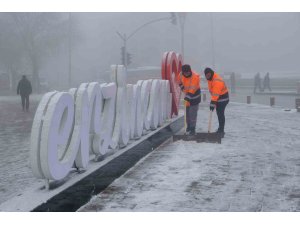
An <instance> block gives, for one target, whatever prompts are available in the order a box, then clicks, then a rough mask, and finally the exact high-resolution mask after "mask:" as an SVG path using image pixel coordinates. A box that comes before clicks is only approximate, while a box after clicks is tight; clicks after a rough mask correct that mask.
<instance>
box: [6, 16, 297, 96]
mask: <svg viewBox="0 0 300 225" xmlns="http://www.w3.org/2000/svg"><path fill="white" fill-rule="evenodd" d="M175 15H176V16H177V18H176V19H177V21H176V23H175V24H174V21H173V23H172V21H171V19H165V20H162V21H158V22H154V23H152V24H149V25H146V26H144V27H142V28H141V29H140V30H138V31H137V32H136V33H135V34H134V35H133V36H132V37H130V39H129V40H128V41H127V52H128V53H130V54H131V57H132V59H131V61H132V62H131V63H130V64H129V65H128V70H131V69H136V68H145V67H149V66H151V67H153V68H155V69H156V70H157V71H158V73H159V72H160V63H161V57H162V54H163V53H164V52H165V51H170V50H172V51H176V52H180V51H181V35H180V33H181V27H180V22H179V20H178V19H179V18H178V13H175ZM170 16H171V13H169V12H165V13H150V12H149V13H0V29H1V32H0V74H1V75H0V76H1V77H2V78H1V79H2V80H0V83H2V86H1V89H2V92H3V90H4V89H7V88H8V86H9V87H10V89H11V90H13V92H14V93H15V90H16V84H17V82H18V80H19V79H20V77H21V75H23V74H25V75H28V76H29V79H30V80H31V81H32V83H33V86H34V87H33V88H34V90H33V91H34V92H36V91H37V89H40V90H39V91H40V92H42V91H45V90H44V89H46V86H47V89H48V88H49V89H57V90H62V89H66V88H68V87H75V86H78V85H79V84H80V83H82V82H89V81H100V82H101V81H108V80H109V71H110V65H112V64H121V47H122V46H123V41H122V39H121V38H120V37H119V35H118V34H117V32H119V33H120V34H121V35H124V34H126V35H127V36H128V35H130V34H131V33H132V32H133V31H134V30H136V29H137V28H138V27H140V26H142V25H143V24H146V23H148V22H149V21H152V20H156V19H159V18H166V17H170ZM299 28H300V16H299V14H298V13H186V17H185V21H184V51H185V52H184V55H185V60H184V61H185V63H189V64H191V66H192V68H193V69H195V70H196V71H197V72H200V73H201V74H203V69H204V68H205V67H206V66H213V65H214V68H215V70H216V71H217V72H219V73H224V72H231V71H234V72H236V73H239V74H241V75H242V76H243V77H251V78H252V77H253V76H254V75H255V73H257V72H262V74H263V73H265V72H267V71H269V72H270V75H271V77H272V75H274V74H276V76H280V77H282V78H284V77H285V76H288V75H289V74H294V75H295V74H296V76H298V71H299V70H300V68H299V63H298V62H299V59H300V57H299V56H300V55H299V54H300V53H299V52H300V51H299V48H300V46H299V37H300V31H299ZM3 77H9V85H7V84H5V85H4V83H5V78H3ZM37 77H39V79H38V78H37ZM38 83H41V84H40V85H39V84H38ZM69 83H70V84H69ZM38 85H39V87H37V86H38ZM0 94H1V92H0Z"/></svg>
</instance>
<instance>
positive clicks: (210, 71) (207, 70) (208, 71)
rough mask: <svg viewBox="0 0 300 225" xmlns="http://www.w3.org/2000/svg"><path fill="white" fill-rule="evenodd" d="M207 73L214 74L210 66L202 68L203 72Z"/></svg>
mask: <svg viewBox="0 0 300 225" xmlns="http://www.w3.org/2000/svg"><path fill="white" fill-rule="evenodd" d="M208 73H211V75H214V71H213V70H212V69H211V68H208V67H207V68H205V70H204V74H208Z"/></svg>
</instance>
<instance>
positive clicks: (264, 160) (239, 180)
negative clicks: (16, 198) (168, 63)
mask: <svg viewBox="0 0 300 225" xmlns="http://www.w3.org/2000/svg"><path fill="white" fill-rule="evenodd" d="M207 108H208V106H207V105H204V104H202V105H201V107H200V109H199V113H198V121H197V128H198V131H206V130H207V118H208V109H207ZM299 124H300V114H299V113H296V112H295V110H293V111H289V112H286V111H284V110H283V109H281V108H271V107H269V106H263V105H257V104H251V105H247V104H240V103H230V104H229V105H228V107H227V108H226V127H225V132H226V134H225V138H224V139H222V144H221V145H219V144H210V143H196V142H183V141H178V142H174V143H170V144H168V145H164V146H162V147H161V148H159V149H157V150H155V151H153V152H152V153H151V154H149V155H148V156H146V157H145V158H143V159H142V160H141V161H140V162H139V163H138V164H137V165H136V166H134V167H133V168H131V169H130V170H129V171H127V173H125V174H124V175H123V176H122V177H120V178H119V179H117V180H115V181H114V182H113V183H112V184H111V185H110V186H109V187H108V188H107V189H106V190H104V191H103V192H102V193H100V194H99V195H97V196H94V197H93V199H92V200H91V201H90V202H89V203H88V204H86V205H85V206H83V207H81V208H80V209H79V210H78V211H300V126H299ZM213 125H214V128H217V117H216V115H215V113H214V118H213Z"/></svg>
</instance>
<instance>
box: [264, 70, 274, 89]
mask: <svg viewBox="0 0 300 225" xmlns="http://www.w3.org/2000/svg"><path fill="white" fill-rule="evenodd" d="M263 85H264V86H263V91H264V90H265V89H266V88H268V89H269V91H272V90H271V84H270V75H269V72H267V74H266V75H265V77H264V82H263Z"/></svg>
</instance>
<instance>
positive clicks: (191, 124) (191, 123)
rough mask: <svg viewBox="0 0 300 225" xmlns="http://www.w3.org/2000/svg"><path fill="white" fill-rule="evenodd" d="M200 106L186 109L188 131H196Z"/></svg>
mask: <svg viewBox="0 0 300 225" xmlns="http://www.w3.org/2000/svg"><path fill="white" fill-rule="evenodd" d="M198 108H199V104H197V105H191V106H188V107H186V124H187V130H188V131H195V128H196V124H197V113H198Z"/></svg>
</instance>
